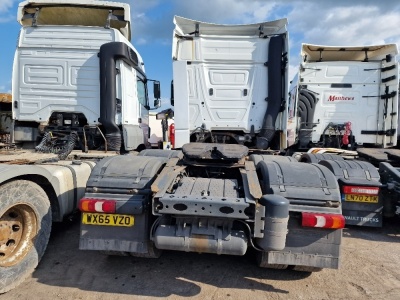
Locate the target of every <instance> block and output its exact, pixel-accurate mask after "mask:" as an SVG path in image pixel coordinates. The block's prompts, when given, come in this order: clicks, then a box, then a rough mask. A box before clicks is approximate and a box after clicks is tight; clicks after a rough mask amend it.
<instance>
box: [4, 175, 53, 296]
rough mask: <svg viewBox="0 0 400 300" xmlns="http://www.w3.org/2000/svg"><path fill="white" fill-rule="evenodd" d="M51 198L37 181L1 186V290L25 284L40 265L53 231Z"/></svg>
mask: <svg viewBox="0 0 400 300" xmlns="http://www.w3.org/2000/svg"><path fill="white" fill-rule="evenodd" d="M51 222H52V218H51V209H50V201H49V199H48V197H47V195H46V193H45V192H44V191H43V189H42V188H41V187H40V186H39V185H37V184H36V183H34V182H31V181H26V180H16V181H12V182H9V183H6V184H4V185H2V186H0V293H5V292H7V291H9V290H11V289H13V288H14V287H16V286H18V285H19V284H20V283H22V282H23V281H24V280H25V279H26V278H27V277H28V276H29V275H30V274H32V273H33V271H34V270H35V268H36V267H37V265H38V263H39V261H40V259H41V258H42V256H43V253H44V251H45V250H46V247H47V243H48V241H49V237H50V231H51Z"/></svg>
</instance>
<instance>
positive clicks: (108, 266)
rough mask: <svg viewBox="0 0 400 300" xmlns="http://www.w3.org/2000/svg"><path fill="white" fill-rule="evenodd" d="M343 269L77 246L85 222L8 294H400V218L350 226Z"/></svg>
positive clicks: (64, 231)
mask: <svg viewBox="0 0 400 300" xmlns="http://www.w3.org/2000/svg"><path fill="white" fill-rule="evenodd" d="M344 236H345V239H344V245H343V248H342V249H343V252H342V261H341V268H340V270H323V271H321V272H319V273H313V274H311V275H309V274H308V273H302V272H295V271H288V270H269V269H261V268H259V267H257V266H256V264H255V259H254V253H248V254H247V255H246V256H244V257H233V256H217V255H208V254H195V253H184V252H167V251H166V252H164V253H163V255H162V256H161V258H159V259H145V258H134V257H108V256H105V255H102V254H100V253H97V252H92V251H80V250H78V238H79V221H78V220H74V221H72V222H70V223H66V224H65V223H64V224H63V225H61V226H57V227H55V228H54V230H53V233H52V236H51V239H50V243H49V246H48V249H47V251H46V253H45V255H44V257H43V259H42V261H41V263H40V265H39V267H38V268H37V270H36V271H35V272H34V274H33V275H32V276H31V277H30V278H28V279H27V280H26V281H25V282H24V283H23V284H22V285H20V286H19V287H17V288H16V289H14V290H12V291H10V292H8V293H7V294H3V295H0V300H8V299H10V300H11V299H12V300H15V299H29V300H33V299H88V300H89V299H96V300H97V299H119V300H123V299H160V298H166V299H182V298H191V299H240V300H242V299H243V300H244V299H251V300H255V299H385V300H390V299H396V300H397V299H400V221H399V220H395V221H391V222H390V223H389V224H385V227H384V228H383V229H373V228H358V227H351V228H347V229H345V232H344Z"/></svg>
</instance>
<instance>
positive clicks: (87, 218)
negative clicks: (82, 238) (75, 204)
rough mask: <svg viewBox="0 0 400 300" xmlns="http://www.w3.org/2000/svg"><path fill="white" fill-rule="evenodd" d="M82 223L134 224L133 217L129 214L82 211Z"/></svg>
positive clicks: (127, 225)
mask: <svg viewBox="0 0 400 300" xmlns="http://www.w3.org/2000/svg"><path fill="white" fill-rule="evenodd" d="M82 223H83V224H87V225H106V226H124V227H131V226H133V224H134V218H133V216H129V215H115V214H97V213H96V214H92V213H82Z"/></svg>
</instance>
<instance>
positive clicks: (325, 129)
mask: <svg viewBox="0 0 400 300" xmlns="http://www.w3.org/2000/svg"><path fill="white" fill-rule="evenodd" d="M397 54H398V50H397V45H396V44H383V45H372V46H353V47H339V46H322V45H311V44H303V45H302V48H301V62H300V66H299V71H298V74H297V75H296V77H295V78H294V79H293V81H292V85H291V87H290V91H289V99H288V127H287V130H288V134H287V136H288V147H289V151H293V150H294V151H304V150H305V151H307V150H308V149H310V148H311V149H310V150H309V151H308V152H309V153H306V154H303V155H302V156H301V158H300V161H303V162H308V163H319V164H322V165H324V166H326V167H327V168H328V169H330V170H331V171H332V172H333V173H334V174H335V176H336V178H337V179H338V182H339V186H340V190H341V198H342V204H343V215H344V217H345V218H346V224H348V225H359V226H370V227H381V226H382V220H383V216H387V217H392V216H394V215H395V213H396V211H397V208H396V207H397V206H398V205H399V203H398V201H399V200H398V198H400V194H399V190H398V187H397V188H395V186H396V185H397V186H398V184H399V183H400V181H399V177H398V175H395V174H396V172H398V171H397V169H396V167H397V168H398V167H400V159H399V157H400V150H399V149H398V140H399V122H398V120H399V115H398V112H399V101H398V91H399V78H398V62H397V61H396V55H397ZM330 147H333V148H336V149H331V150H329V148H330ZM339 149H342V151H339ZM352 150H356V152H355V151H353V153H352ZM322 152H324V153H325V154H323V153H322ZM329 152H336V153H337V152H342V154H344V155H342V156H338V155H331V154H327V153H329ZM349 154H350V155H349ZM343 157H347V158H348V159H344V158H343ZM380 163H384V164H383V165H382V166H380V165H379V164H380ZM389 173H390V174H391V175H390V176H387V174H389ZM397 174H398V173H397ZM396 198H397V199H396Z"/></svg>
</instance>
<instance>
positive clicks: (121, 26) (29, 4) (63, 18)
mask: <svg viewBox="0 0 400 300" xmlns="http://www.w3.org/2000/svg"><path fill="white" fill-rule="evenodd" d="M17 20H18V22H19V23H20V24H21V25H22V26H36V25H78V26H100V27H110V28H115V29H118V30H119V31H120V32H121V33H122V34H123V35H124V37H125V38H126V39H128V40H130V39H131V16H130V7H129V5H128V4H126V3H117V2H109V1H99V0H28V1H24V2H21V3H20V4H19V6H18V15H17Z"/></svg>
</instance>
